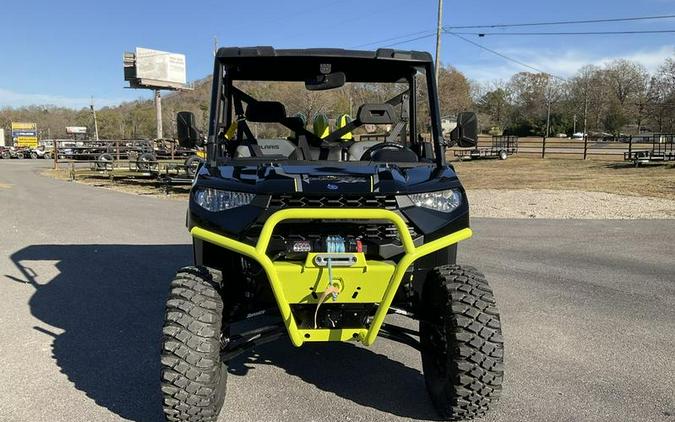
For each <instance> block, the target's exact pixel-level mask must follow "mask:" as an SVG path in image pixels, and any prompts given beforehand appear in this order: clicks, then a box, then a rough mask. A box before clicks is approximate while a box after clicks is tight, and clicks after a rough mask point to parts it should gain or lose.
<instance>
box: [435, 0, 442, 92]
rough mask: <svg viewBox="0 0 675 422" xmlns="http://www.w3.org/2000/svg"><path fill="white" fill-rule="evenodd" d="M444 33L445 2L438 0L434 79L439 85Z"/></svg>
mask: <svg viewBox="0 0 675 422" xmlns="http://www.w3.org/2000/svg"><path fill="white" fill-rule="evenodd" d="M442 32H443V0H438V26H437V27H436V63H435V64H434V77H435V79H436V84H438V71H439V69H440V67H441V34H442Z"/></svg>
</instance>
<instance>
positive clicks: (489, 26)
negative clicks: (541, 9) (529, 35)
mask: <svg viewBox="0 0 675 422" xmlns="http://www.w3.org/2000/svg"><path fill="white" fill-rule="evenodd" d="M668 18H675V15H657V16H637V17H628V18H608V19H587V20H567V21H549V22H526V23H500V24H489V25H463V26H446V27H445V28H444V29H446V30H454V29H472V28H510V27H514V26H548V25H573V24H588V23H603V22H629V21H641V20H654V19H668Z"/></svg>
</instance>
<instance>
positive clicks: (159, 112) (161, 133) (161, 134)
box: [155, 89, 164, 139]
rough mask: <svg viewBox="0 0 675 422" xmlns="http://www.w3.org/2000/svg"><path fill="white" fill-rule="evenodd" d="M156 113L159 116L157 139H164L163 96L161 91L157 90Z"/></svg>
mask: <svg viewBox="0 0 675 422" xmlns="http://www.w3.org/2000/svg"><path fill="white" fill-rule="evenodd" d="M155 113H156V114H157V139H162V138H163V137H164V131H163V130H162V96H161V95H160V93H159V89H156V90H155Z"/></svg>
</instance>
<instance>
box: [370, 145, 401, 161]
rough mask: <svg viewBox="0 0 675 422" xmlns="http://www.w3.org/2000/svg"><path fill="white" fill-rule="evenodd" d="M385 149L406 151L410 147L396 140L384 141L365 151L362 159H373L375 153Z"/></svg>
mask: <svg viewBox="0 0 675 422" xmlns="http://www.w3.org/2000/svg"><path fill="white" fill-rule="evenodd" d="M383 149H395V150H399V151H406V150H408V147H406V146H405V145H403V144H397V143H395V142H382V143H380V144H375V145H373V146H372V147H370V148H368V149H367V150H365V151H364V152H363V154H362V155H361V161H366V160H368V161H370V160H372V156H373V153H375V152H377V151H380V150H383Z"/></svg>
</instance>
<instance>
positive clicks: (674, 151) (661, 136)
mask: <svg viewBox="0 0 675 422" xmlns="http://www.w3.org/2000/svg"><path fill="white" fill-rule="evenodd" d="M674 140H675V134H672V133H655V134H654V135H652V149H651V150H638V151H627V152H624V153H623V159H624V161H632V162H633V164H635V167H638V166H640V165H641V164H649V163H660V162H666V161H675V148H673V144H674Z"/></svg>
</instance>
